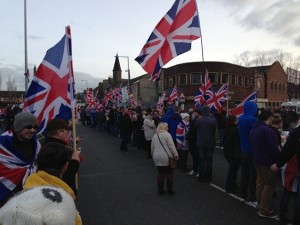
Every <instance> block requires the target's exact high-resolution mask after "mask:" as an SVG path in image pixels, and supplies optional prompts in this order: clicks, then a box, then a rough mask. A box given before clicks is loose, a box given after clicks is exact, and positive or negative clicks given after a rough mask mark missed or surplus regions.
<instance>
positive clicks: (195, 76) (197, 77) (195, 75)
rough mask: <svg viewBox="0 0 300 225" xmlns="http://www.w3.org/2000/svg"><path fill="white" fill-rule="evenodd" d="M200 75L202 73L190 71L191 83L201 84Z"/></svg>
mask: <svg viewBox="0 0 300 225" xmlns="http://www.w3.org/2000/svg"><path fill="white" fill-rule="evenodd" d="M201 76H202V73H191V84H192V85H195V84H201V81H202V80H201Z"/></svg>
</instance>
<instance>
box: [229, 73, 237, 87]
mask: <svg viewBox="0 0 300 225" xmlns="http://www.w3.org/2000/svg"><path fill="white" fill-rule="evenodd" d="M230 85H231V86H236V75H234V74H232V75H231V79H230Z"/></svg>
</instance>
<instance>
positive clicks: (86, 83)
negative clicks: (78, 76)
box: [81, 80, 88, 90]
mask: <svg viewBox="0 0 300 225" xmlns="http://www.w3.org/2000/svg"><path fill="white" fill-rule="evenodd" d="M81 81H85V85H86V90H88V80H81Z"/></svg>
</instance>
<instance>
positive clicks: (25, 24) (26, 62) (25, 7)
mask: <svg viewBox="0 0 300 225" xmlns="http://www.w3.org/2000/svg"><path fill="white" fill-rule="evenodd" d="M24 47H25V73H24V75H25V93H26V92H27V90H28V79H29V71H28V57H27V2H26V0H24Z"/></svg>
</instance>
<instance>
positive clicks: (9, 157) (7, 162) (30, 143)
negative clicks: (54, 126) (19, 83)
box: [0, 112, 41, 207]
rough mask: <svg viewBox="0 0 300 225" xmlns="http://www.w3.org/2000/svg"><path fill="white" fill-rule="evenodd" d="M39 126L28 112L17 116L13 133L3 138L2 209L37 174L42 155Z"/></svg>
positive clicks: (0, 168)
mask: <svg viewBox="0 0 300 225" xmlns="http://www.w3.org/2000/svg"><path fill="white" fill-rule="evenodd" d="M37 128H38V122H37V119H36V117H35V116H34V115H33V114H31V113H29V112H21V113H18V114H17V115H16V116H15V118H14V124H13V131H7V132H5V133H3V134H2V135H1V136H0V177H1V181H0V207H2V206H3V205H4V204H5V203H6V202H7V200H8V199H9V198H10V197H12V196H13V195H15V194H16V193H17V192H19V191H21V190H22V189H23V181H24V180H25V179H26V177H27V176H28V175H30V174H31V173H33V172H35V166H34V161H35V159H36V157H37V155H38V153H39V151H40V146H41V145H40V143H39V141H38V140H37V137H36V130H37Z"/></svg>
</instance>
